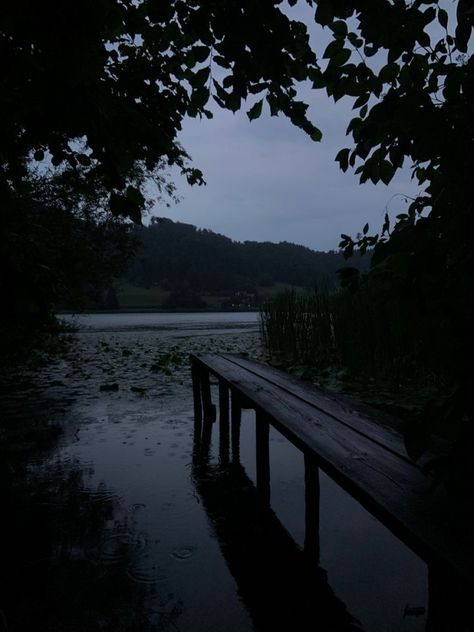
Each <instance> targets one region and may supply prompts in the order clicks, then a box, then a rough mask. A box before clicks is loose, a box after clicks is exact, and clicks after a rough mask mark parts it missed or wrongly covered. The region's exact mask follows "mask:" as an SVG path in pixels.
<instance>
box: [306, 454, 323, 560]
mask: <svg viewBox="0 0 474 632" xmlns="http://www.w3.org/2000/svg"><path fill="white" fill-rule="evenodd" d="M304 481H305V538H304V551H305V553H306V554H307V555H308V556H309V557H310V558H311V560H312V561H314V562H316V564H319V497H320V493H319V469H318V464H317V461H316V458H315V456H314V455H313V454H309V453H305V455H304Z"/></svg>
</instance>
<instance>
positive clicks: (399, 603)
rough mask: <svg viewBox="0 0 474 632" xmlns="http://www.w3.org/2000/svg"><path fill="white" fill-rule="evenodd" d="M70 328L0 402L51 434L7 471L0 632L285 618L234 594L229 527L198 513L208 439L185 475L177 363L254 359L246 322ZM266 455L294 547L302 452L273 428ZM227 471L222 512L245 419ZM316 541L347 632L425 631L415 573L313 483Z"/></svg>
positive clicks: (401, 551) (250, 441)
mask: <svg viewBox="0 0 474 632" xmlns="http://www.w3.org/2000/svg"><path fill="white" fill-rule="evenodd" d="M65 318H66V319H67V320H69V321H71V319H72V318H73V317H65ZM74 322H75V323H76V326H77V327H78V331H77V333H76V334H74V338H75V340H74V345H73V347H72V348H71V350H70V351H69V352H67V353H66V354H65V355H64V357H62V358H61V359H60V360H58V361H57V362H56V363H55V364H54V365H52V366H48V367H44V368H42V369H40V370H38V371H36V372H35V374H31V375H29V376H23V378H22V381H21V380H20V381H19V382H18V384H17V386H18V389H17V390H16V392H15V393H12V394H11V396H10V397H9V398H7V401H6V402H5V407H6V408H5V409H6V411H7V414H9V415H11V416H12V418H14V417H15V416H16V417H17V418H18V419H20V418H23V420H24V419H25V418H27V419H28V420H29V422H30V423H36V424H41V423H43V424H45V423H46V424H49V425H52V426H55V425H59V426H60V427H61V429H62V434H61V435H60V436H59V437H58V438H57V440H56V441H55V442H54V445H53V446H48V447H46V448H44V449H43V450H38V451H36V452H35V453H32V455H31V457H30V458H29V460H28V463H27V466H26V469H25V470H22V472H23V474H24V481H23V483H22V485H21V486H20V487H19V489H18V490H17V491H18V493H17V496H16V497H15V502H16V503H17V506H16V510H15V513H16V516H14V517H13V522H12V525H13V526H12V535H11V537H12V538H17V540H19V539H20V538H21V541H22V542H23V545H22V546H23V548H24V550H23V551H22V553H21V555H17V554H13V553H12V559H11V560H10V566H8V565H7V571H8V572H9V573H10V577H9V583H10V587H9V592H8V597H9V599H10V602H9V605H8V607H6V608H4V610H5V616H6V618H7V622H8V625H9V627H8V629H11V630H21V631H23V630H26V629H28V627H29V626H31V625H32V623H33V621H35V622H36V624H37V625H38V624H39V623H41V626H40V627H41V628H42V629H44V630H58V631H59V630H66V631H69V630H74V631H75V630H91V631H95V630H107V631H109V630H110V631H112V630H114V631H115V630H140V631H142V632H146V631H147V630H180V631H182V632H201V631H202V632H205V631H209V632H214V631H216V632H217V631H221V630H227V631H229V632H232V631H235V632H247V631H249V632H250V631H252V630H270V629H272V626H274V625H275V623H274V622H275V613H276V615H277V617H278V612H279V609H281V612H282V618H284V617H283V612H285V613H286V614H288V612H291V607H292V605H291V604H286V603H283V601H284V599H282V597H281V596H279V597H278V600H277V601H276V602H275V604H274V608H275V612H274V613H273V614H272V616H270V614H269V613H268V611H267V612H266V613H265V612H264V611H262V608H260V609H259V605H258V603H256V604H255V603H252V601H251V600H250V601H249V599H246V597H245V595H246V593H248V592H249V587H248V586H246V585H244V584H243V583H242V582H245V581H246V580H245V577H250V576H251V574H252V569H251V568H250V569H242V568H239V567H238V564H237V566H236V564H235V560H236V559H237V560H238V557H239V556H238V555H237V557H236V555H235V551H236V549H235V537H233V536H232V534H231V531H229V529H228V519H227V518H228V517H226V516H225V515H222V514H219V512H217V513H216V511H215V510H213V509H212V503H213V500H215V498H216V496H215V494H219V493H225V490H224V488H225V485H226V480H227V481H229V480H230V479H231V478H232V476H233V474H232V472H224V473H222V470H219V468H218V442H219V437H218V436H213V437H212V441H211V447H210V452H209V460H208V462H207V469H206V472H204V471H203V470H200V469H199V468H196V467H195V465H193V445H194V444H193V414H192V409H193V408H192V393H191V380H190V372H189V365H188V355H189V353H190V352H195V351H204V350H210V351H224V352H245V353H249V355H250V356H252V357H255V358H257V359H258V358H259V357H261V346H260V337H259V327H258V315H257V314H255V313H222V314H218V313H212V314H190V313H187V314H151V313H146V314H93V315H92V314H91V315H83V316H80V317H77V318H74ZM217 426H218V424H215V430H214V433H215V434H218V428H217ZM270 458H271V463H270V466H271V477H272V478H271V505H272V508H273V510H274V512H275V514H276V516H277V517H278V519H279V520H280V521H281V523H282V524H283V525H284V527H285V528H286V530H287V531H288V532H289V533H290V535H291V536H292V538H293V539H294V541H295V542H296V545H297V547H301V546H302V544H303V538H304V464H303V457H302V455H301V453H300V452H299V451H298V450H297V449H296V448H295V447H294V446H292V445H291V444H289V443H288V442H287V441H286V440H285V439H283V437H281V436H280V435H279V434H278V433H277V432H276V431H274V430H273V429H272V430H271V435H270ZM241 464H242V466H243V467H244V468H245V473H242V472H240V470H239V474H238V476H237V477H234V478H233V484H234V485H235V484H238V485H239V487H238V490H237V493H236V496H235V499H236V500H235V502H237V498H240V497H243V498H249V497H250V496H249V494H251V489H250V487H249V482H251V481H255V428H254V416H253V413H251V412H250V411H244V412H243V418H242V435H241ZM15 467H16V465H15ZM18 467H19V466H18ZM236 481H237V483H236ZM216 490H217V491H216ZM223 490H224V491H223ZM212 494H214V496H213V495H212ZM22 498H25V499H26V500H25V502H24V504H22V501H21V499H22ZM18 499H19V500H18ZM246 502H247V501H244V504H243V505H242V507H244V505H245V503H246ZM14 506H15V505H14ZM245 506H247V505H245ZM235 509H236V508H235V507H234V510H235ZM21 514H22V515H21ZM18 516H19V517H18ZM226 525H227V526H226ZM260 528H261V525H260V524H258V525H257V526H256V527H255V529H257V530H258V529H260ZM226 529H227V531H226ZM13 532H15V533H13ZM234 535H235V534H234ZM261 535H262V534H260V536H261ZM265 537H266V535H265V534H263V538H265ZM26 539H28V544H27V545H26V544H25V540H26ZM320 545H321V567H322V568H323V569H324V570H325V571H326V572H327V584H328V585H329V586H330V588H331V589H332V591H333V593H334V595H335V596H336V597H337V599H338V600H339V601H340V602H342V603H343V604H345V607H346V608H347V611H348V612H349V613H350V615H351V616H352V617H353V618H354V619H357V620H358V621H359V622H360V628H361V629H363V630H366V631H368V632H385V631H386V632H404V631H412V630H423V629H424V627H425V624H426V619H425V616H424V614H423V609H424V608H426V606H427V569H426V566H425V564H424V563H423V562H422V561H421V560H420V559H419V558H417V557H416V556H415V555H414V554H413V553H412V552H411V551H410V550H409V549H407V548H406V547H405V546H404V545H403V544H401V543H400V542H399V541H397V540H396V539H395V538H394V537H393V536H392V535H391V534H390V532H388V530H387V529H385V528H384V527H383V526H382V525H380V524H379V523H378V522H377V521H376V520H375V519H374V518H372V517H371V516H370V515H369V514H368V513H367V512H366V511H365V510H364V509H363V508H362V507H360V506H359V505H358V504H357V503H356V502H355V501H354V500H353V499H351V498H350V497H349V496H348V495H347V494H346V493H344V492H343V491H342V490H340V489H339V488H338V487H337V486H336V485H335V484H334V483H333V482H332V481H330V480H329V479H328V478H327V477H326V476H324V475H322V476H321V524H320ZM237 553H238V551H237ZM275 556H276V558H277V559H278V550H275ZM244 558H245V556H241V565H242V564H244ZM232 560H234V561H233V562H232ZM254 563H255V565H258V564H259V563H261V560H259V559H255V562H254ZM7 571H6V572H7ZM324 577H326V575H324ZM288 579H289V585H290V583H291V581H292V578H288ZM319 598H321V595H319ZM317 599H318V595H315V605H314V610H315V612H317V610H318V603H317ZM257 601H258V600H257ZM410 608H414V609H413V610H411V609H410ZM407 612H416V613H417V615H418V616H411V615H409V614H408V615H407ZM282 620H283V619H282ZM316 623H317V614H316V618H315V622H313V624H312V628H314V629H316ZM310 627H311V626H308V629H309V628H310ZM273 629H274V628H273ZM318 629H322V630H325V629H327V630H332V629H334V628H332V627H330V626H329V627H321V628H318Z"/></svg>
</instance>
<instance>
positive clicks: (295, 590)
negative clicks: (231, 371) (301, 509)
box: [193, 420, 361, 632]
mask: <svg viewBox="0 0 474 632" xmlns="http://www.w3.org/2000/svg"><path fill="white" fill-rule="evenodd" d="M221 422H222V420H221ZM224 425H225V424H224ZM212 426H213V423H212V420H205V421H204V424H203V426H201V425H200V424H198V425H197V426H196V429H195V431H196V433H197V436H195V455H194V456H195V458H194V468H193V474H194V483H195V485H196V489H197V491H198V493H199V495H200V497H201V499H202V502H203V506H204V508H205V510H206V513H207V515H208V517H209V520H210V521H211V524H212V528H213V530H214V533H215V535H216V537H217V539H218V541H219V545H220V548H221V551H222V555H223V557H224V559H225V561H226V563H227V566H228V568H229V571H230V572H231V574H232V576H233V577H234V579H235V581H236V583H237V586H238V592H239V595H240V597H241V599H242V601H243V602H244V604H245V605H246V607H247V609H248V611H249V613H250V615H251V617H252V619H253V621H254V624H255V626H256V628H257V629H258V630H269V631H270V630H271V631H272V632H273V631H274V630H288V631H292V630H295V631H296V630H309V629H311V630H313V629H314V630H321V632H339V631H343V630H344V631H351V630H352V631H356V630H361V628H360V627H359V626H358V625H357V623H358V622H357V620H356V619H355V618H354V617H352V616H351V615H350V614H349V612H348V611H347V608H346V606H345V605H344V604H343V603H342V601H340V600H339V599H338V598H337V597H336V595H335V594H334V592H333V591H332V589H331V587H330V586H329V584H328V581H327V577H326V573H325V571H324V570H323V569H321V568H320V567H319V566H318V561H317V559H316V558H315V555H317V551H318V550H319V546H318V542H317V540H318V531H317V525H316V524H313V525H312V526H313V527H315V528H316V529H315V530H312V531H311V536H312V537H310V538H306V542H305V550H304V551H302V550H301V549H300V548H299V547H298V545H297V544H296V543H295V542H294V540H293V538H292V537H291V536H290V534H289V533H288V531H287V530H286V529H285V528H284V526H283V525H282V524H281V522H280V521H279V520H278V518H277V516H276V515H275V513H274V512H273V510H272V509H271V507H270V505H269V504H268V502H267V500H268V499H267V497H266V493H265V492H266V489H267V488H266V485H264V486H263V493H262V488H261V487H260V489H257V487H256V486H255V485H254V484H253V482H252V481H251V480H250V478H249V477H248V476H247V474H246V472H245V470H244V468H243V466H242V465H241V464H240V462H239V461H238V460H236V458H235V457H236V454H235V452H234V458H233V459H232V462H229V459H228V453H227V454H226V445H225V442H224V441H222V433H221V441H220V463H219V465H217V464H210V463H209V445H210V439H211V434H212ZM221 428H222V423H221ZM224 436H225V435H224ZM234 447H235V446H234ZM227 451H228V445H227ZM263 458H264V456H263ZM260 476H261V472H260ZM310 489H311V486H310ZM312 489H313V491H314V492H317V489H318V488H317V487H313V488H312ZM268 491H269V487H268ZM317 502H318V498H317V496H316V497H315V498H313V506H317ZM314 517H315V515H314V512H309V515H308V512H307V526H308V521H310V522H312V521H313V520H314Z"/></svg>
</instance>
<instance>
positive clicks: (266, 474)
mask: <svg viewBox="0 0 474 632" xmlns="http://www.w3.org/2000/svg"><path fill="white" fill-rule="evenodd" d="M255 422H256V446H257V449H256V457H257V491H258V493H259V495H260V497H261V499H262V500H263V501H264V502H265V503H266V504H270V444H269V441H270V424H269V423H268V418H267V416H266V415H265V413H263V412H262V411H260V410H257V411H256V412H255Z"/></svg>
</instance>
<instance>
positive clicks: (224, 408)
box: [219, 380, 229, 465]
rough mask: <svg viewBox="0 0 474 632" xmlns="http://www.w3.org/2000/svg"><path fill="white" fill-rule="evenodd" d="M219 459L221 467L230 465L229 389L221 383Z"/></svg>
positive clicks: (221, 381)
mask: <svg viewBox="0 0 474 632" xmlns="http://www.w3.org/2000/svg"><path fill="white" fill-rule="evenodd" d="M219 459H220V462H221V465H227V464H228V463H229V387H228V385H227V384H226V383H225V382H224V381H223V380H220V382H219Z"/></svg>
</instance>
